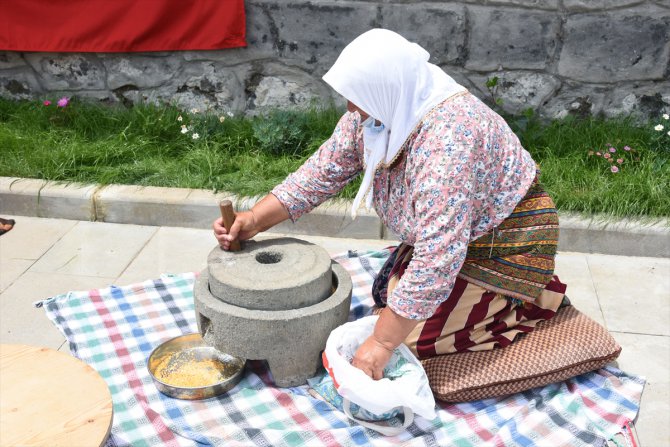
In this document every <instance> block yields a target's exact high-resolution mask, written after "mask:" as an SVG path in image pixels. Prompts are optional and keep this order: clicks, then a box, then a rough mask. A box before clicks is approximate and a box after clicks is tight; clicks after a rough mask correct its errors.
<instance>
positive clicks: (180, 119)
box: [177, 115, 184, 123]
mask: <svg viewBox="0 0 670 447" xmlns="http://www.w3.org/2000/svg"><path fill="white" fill-rule="evenodd" d="M183 119H184V118H182V117H181V115H179V116H178V117H177V121H179V122H180V123H181V121H182V120H183Z"/></svg>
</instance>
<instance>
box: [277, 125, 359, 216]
mask: <svg viewBox="0 0 670 447" xmlns="http://www.w3.org/2000/svg"><path fill="white" fill-rule="evenodd" d="M359 120H360V119H359V115H358V114H357V113H349V112H347V113H345V114H344V115H343V116H342V118H340V121H339V122H338V123H337V126H336V127H335V130H334V131H333V134H332V135H331V137H330V138H329V139H328V140H327V141H326V142H325V143H323V144H322V145H321V147H320V148H319V149H318V150H317V151H316V152H315V153H314V154H313V155H312V156H311V157H310V158H309V159H308V160H307V161H306V162H305V163H304V164H303V165H302V166H301V167H300V168H298V170H297V171H295V172H294V173H292V174H290V175H289V176H288V177H286V179H285V180H284V181H283V182H282V183H281V184H279V185H277V186H276V187H275V188H274V189H273V190H272V194H273V195H274V196H276V197H277V199H279V201H280V202H281V203H282V204H283V205H284V207H285V208H286V210H287V211H288V213H289V215H290V217H291V220H292V221H294V222H295V221H296V220H297V219H298V218H300V216H302V215H303V214H305V213H307V212H309V211H311V210H312V209H314V208H315V207H317V206H318V205H320V204H321V203H323V202H324V201H325V200H326V199H328V198H330V197H332V196H334V195H335V194H337V193H338V192H339V191H340V190H341V189H342V188H344V187H345V186H346V185H347V183H349V182H350V181H351V180H352V179H353V178H354V177H356V175H357V174H358V173H359V172H360V171H361V170H362V169H363V162H362V158H361V153H362V151H360V149H362V144H363V142H362V138H361V136H360V134H359V132H358V127H359Z"/></svg>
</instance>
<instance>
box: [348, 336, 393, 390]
mask: <svg viewBox="0 0 670 447" xmlns="http://www.w3.org/2000/svg"><path fill="white" fill-rule="evenodd" d="M392 354H393V350H390V349H389V348H387V347H386V346H384V345H383V344H382V343H380V342H379V341H377V340H376V339H375V337H374V335H371V336H369V337H368V338H367V340H365V341H364V342H363V344H362V345H360V346H359V347H358V350H357V351H356V355H355V356H354V359H353V360H352V361H351V364H352V365H354V366H355V367H356V368H358V369H360V370H361V371H363V372H364V373H365V374H367V375H368V376H370V377H372V378H373V379H374V380H379V379H381V378H382V377H383V375H384V367H385V366H386V364H387V363H388V362H389V360H390V359H391V355H392Z"/></svg>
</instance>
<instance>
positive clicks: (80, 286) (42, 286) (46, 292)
mask: <svg viewBox="0 0 670 447" xmlns="http://www.w3.org/2000/svg"><path fill="white" fill-rule="evenodd" d="M113 280H114V278H103V277H88V276H74V275H64V274H59V273H34V272H26V273H24V274H23V275H22V276H21V277H20V278H19V279H18V280H16V281H15V282H14V283H13V284H12V285H11V286H9V287H8V288H7V290H5V291H4V292H2V293H0V308H2V312H0V342H2V343H22V344H28V345H36V346H46V347H48V348H52V349H58V348H59V347H60V346H61V344H62V343H63V339H64V337H63V335H62V334H61V333H60V332H59V331H58V330H57V329H56V327H55V326H54V325H53V324H52V323H51V322H50V321H49V319H48V318H47V316H46V314H45V313H44V309H37V308H35V307H34V306H33V303H34V302H35V301H39V300H41V299H45V298H49V297H51V296H54V295H58V294H61V293H67V292H69V291H75V290H90V289H95V288H101V287H107V286H109V285H110V284H112V283H113Z"/></svg>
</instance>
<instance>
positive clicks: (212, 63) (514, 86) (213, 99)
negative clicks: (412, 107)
mask: <svg viewBox="0 0 670 447" xmlns="http://www.w3.org/2000/svg"><path fill="white" fill-rule="evenodd" d="M246 12H247V40H248V47H246V48H238V49H229V50H220V51H185V52H157V53H125V54H114V53H57V54H56V53H15V52H0V95H2V96H4V97H10V98H17V99H19V98H40V99H41V98H47V97H48V98H50V99H54V98H57V97H59V96H60V95H67V96H76V97H80V98H94V99H96V100H100V101H104V102H122V103H124V104H131V103H137V102H140V101H173V102H176V103H177V104H179V105H181V106H183V107H185V108H189V109H190V108H193V107H195V108H198V109H200V110H204V109H207V108H212V109H216V110H217V111H232V112H235V113H240V112H245V113H257V112H258V111H259V110H263V109H267V108H271V107H294V106H306V105H309V104H311V103H313V102H319V103H324V101H325V102H330V101H331V99H332V100H334V101H335V103H336V104H338V105H341V104H342V101H341V99H340V98H337V97H336V95H335V94H334V92H332V91H331V89H330V88H329V87H328V86H327V85H326V84H325V83H324V82H323V81H322V80H321V76H322V75H323V74H324V73H325V72H326V71H327V69H328V68H329V67H330V65H331V64H332V63H333V62H334V61H335V59H336V57H337V55H338V54H339V52H340V51H341V50H342V48H343V47H344V46H345V45H346V44H347V43H348V42H350V41H351V40H352V39H353V38H354V37H356V36H357V35H359V34H360V33H362V32H364V31H366V30H368V29H370V28H372V27H383V28H389V29H392V30H395V31H397V32H399V33H401V34H403V35H404V36H406V37H407V38H408V39H410V40H412V41H415V42H417V43H419V44H420V45H422V46H423V47H424V48H426V49H427V50H428V51H429V52H430V53H431V62H433V63H435V64H437V65H439V66H441V67H443V68H444V69H445V70H446V71H447V72H448V73H450V74H451V75H452V76H453V77H454V78H455V79H456V80H457V81H459V82H460V83H461V84H463V85H465V86H466V87H467V88H469V89H470V90H471V91H472V92H473V93H475V94H476V95H477V96H479V97H480V98H483V99H490V95H489V93H488V91H487V88H486V85H485V84H486V81H487V79H490V78H492V77H493V76H496V77H498V78H499V85H498V92H497V95H498V96H499V97H500V98H501V99H502V104H503V107H504V108H505V109H506V110H507V111H510V112H519V111H522V110H524V109H526V108H529V107H530V108H533V109H535V110H536V111H538V112H540V113H541V114H542V115H544V116H547V117H560V116H565V115H567V114H571V113H573V114H599V113H604V114H606V115H615V114H618V113H640V114H642V115H643V116H655V115H657V114H658V113H659V112H660V111H661V110H668V109H670V79H669V78H670V0H656V1H651V0H647V1H639V0H637V1H636V0H466V1H460V2H452V1H424V2H415V1H410V0H396V1H392V0H353V1H339V0H334V1H333V0H330V1H328V0H311V1H305V0H294V1H290V2H288V1H284V0H247V2H246Z"/></svg>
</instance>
